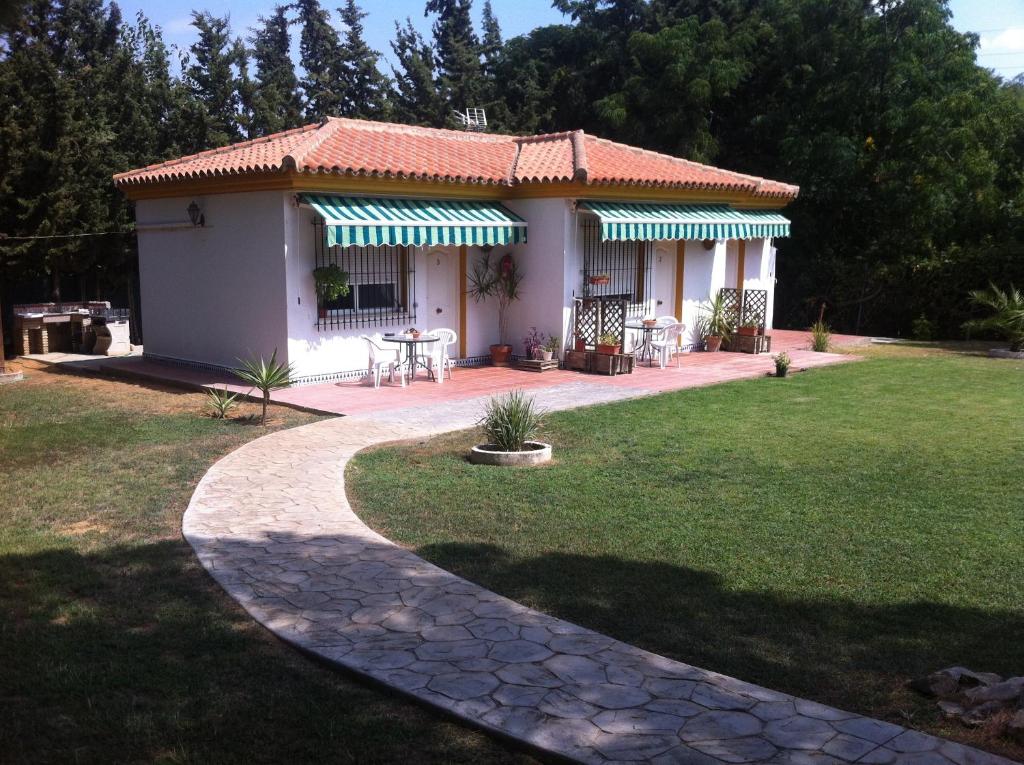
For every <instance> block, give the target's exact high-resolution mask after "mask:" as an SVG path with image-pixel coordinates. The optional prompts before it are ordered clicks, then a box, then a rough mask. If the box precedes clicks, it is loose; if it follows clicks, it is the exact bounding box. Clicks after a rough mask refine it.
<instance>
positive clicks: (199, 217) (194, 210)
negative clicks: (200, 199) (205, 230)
mask: <svg viewBox="0 0 1024 765" xmlns="http://www.w3.org/2000/svg"><path fill="white" fill-rule="evenodd" d="M188 219H189V220H190V221H192V225H193V226H205V225H206V216H205V215H203V213H202V211H201V210H200V209H199V205H197V204H196V202H195V200H194V199H193V200H192V204H190V205H189V206H188Z"/></svg>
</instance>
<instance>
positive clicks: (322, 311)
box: [316, 308, 327, 319]
mask: <svg viewBox="0 0 1024 765" xmlns="http://www.w3.org/2000/svg"><path fill="white" fill-rule="evenodd" d="M316 316H317V318H318V319H326V318H327V309H326V308H317V309H316Z"/></svg>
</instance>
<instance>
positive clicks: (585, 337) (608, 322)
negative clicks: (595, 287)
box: [575, 298, 627, 348]
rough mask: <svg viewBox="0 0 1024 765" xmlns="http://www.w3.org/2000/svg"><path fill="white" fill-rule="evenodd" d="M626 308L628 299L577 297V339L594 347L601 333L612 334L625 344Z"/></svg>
mask: <svg viewBox="0 0 1024 765" xmlns="http://www.w3.org/2000/svg"><path fill="white" fill-rule="evenodd" d="M626 308H627V301H625V300H623V299H621V298H576V301H575V314H576V321H575V334H576V340H577V341H580V340H582V341H583V344H584V345H586V346H587V347H588V348H592V347H593V346H595V345H597V339H598V338H599V337H600V336H601V335H604V334H612V335H615V337H617V338H618V339H619V344H620V345H624V344H625V342H626Z"/></svg>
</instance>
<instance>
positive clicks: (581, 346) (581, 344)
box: [572, 335, 587, 353]
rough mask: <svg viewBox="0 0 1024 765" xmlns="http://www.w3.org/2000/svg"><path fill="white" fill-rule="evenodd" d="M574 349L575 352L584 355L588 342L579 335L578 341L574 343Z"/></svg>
mask: <svg viewBox="0 0 1024 765" xmlns="http://www.w3.org/2000/svg"><path fill="white" fill-rule="evenodd" d="M572 347H573V350H575V351H580V352H581V353H582V352H583V351H585V350H587V341H586V340H584V339H583V338H582V337H580V336H579V335H577V336H576V339H575V340H574V341H573V346H572Z"/></svg>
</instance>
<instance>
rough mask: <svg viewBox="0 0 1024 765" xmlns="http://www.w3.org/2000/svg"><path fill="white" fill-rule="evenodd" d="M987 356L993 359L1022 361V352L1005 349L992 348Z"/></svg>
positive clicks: (1023, 353)
mask: <svg viewBox="0 0 1024 765" xmlns="http://www.w3.org/2000/svg"><path fill="white" fill-rule="evenodd" d="M988 355H989V356H991V357H992V358H994V359H1024V351H1011V350H1008V349H1006V348H992V349H991V350H990V351H989V352H988Z"/></svg>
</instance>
